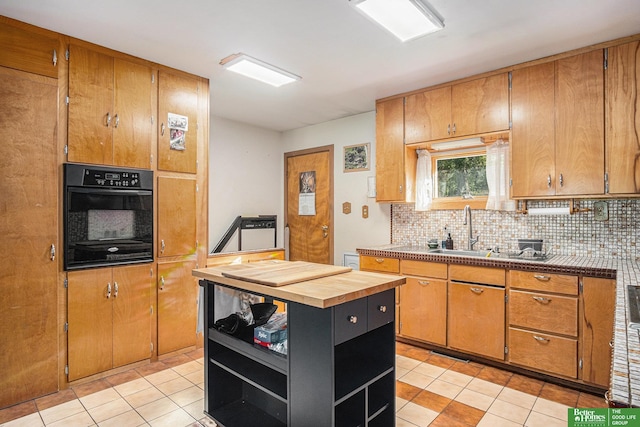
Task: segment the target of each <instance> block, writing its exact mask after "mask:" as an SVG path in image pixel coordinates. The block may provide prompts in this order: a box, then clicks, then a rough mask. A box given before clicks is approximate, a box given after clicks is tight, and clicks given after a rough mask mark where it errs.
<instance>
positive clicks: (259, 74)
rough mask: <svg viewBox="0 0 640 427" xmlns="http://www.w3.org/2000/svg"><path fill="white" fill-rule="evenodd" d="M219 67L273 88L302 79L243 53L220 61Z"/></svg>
mask: <svg viewBox="0 0 640 427" xmlns="http://www.w3.org/2000/svg"><path fill="white" fill-rule="evenodd" d="M220 65H222V66H223V67H224V68H226V69H227V70H229V71H233V72H235V73H238V74H242V75H243V76H246V77H250V78H252V79H256V80H259V81H261V82H263V83H268V84H270V85H272V86H275V87H280V86H282V85H286V84H288V83H293V82H295V81H297V80H300V79H302V77H300V76H296V75H295V74H292V73H290V72H288V71H285V70H283V69H281V68H278V67H276V66H273V65H271V64H267V63H266V62H263V61H260V60H259V59H256V58H252V57H251V56H249V55H245V54H244V53H235V54H233V55H229V56H227V57H226V58H224V59H223V60H222V61H220Z"/></svg>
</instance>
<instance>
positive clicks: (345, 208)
mask: <svg viewBox="0 0 640 427" xmlns="http://www.w3.org/2000/svg"><path fill="white" fill-rule="evenodd" d="M342 213H343V214H345V215H348V214H350V213H351V203H349V202H344V203H343V204H342Z"/></svg>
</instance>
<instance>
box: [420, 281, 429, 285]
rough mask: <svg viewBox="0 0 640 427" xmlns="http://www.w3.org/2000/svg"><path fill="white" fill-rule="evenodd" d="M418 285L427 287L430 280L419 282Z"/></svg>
mask: <svg viewBox="0 0 640 427" xmlns="http://www.w3.org/2000/svg"><path fill="white" fill-rule="evenodd" d="M418 284H420V285H422V286H426V285H428V284H429V281H428V280H418Z"/></svg>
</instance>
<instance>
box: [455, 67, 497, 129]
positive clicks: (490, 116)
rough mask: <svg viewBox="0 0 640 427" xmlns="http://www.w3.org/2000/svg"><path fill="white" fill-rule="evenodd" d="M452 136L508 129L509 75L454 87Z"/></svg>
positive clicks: (486, 78) (495, 76) (477, 80)
mask: <svg viewBox="0 0 640 427" xmlns="http://www.w3.org/2000/svg"><path fill="white" fill-rule="evenodd" d="M451 120H452V125H451V126H452V131H451V136H465V135H473V134H478V133H487V132H494V131H500V130H508V129H509V75H508V74H507V73H502V74H496V75H493V76H489V77H485V78H482V79H476V80H472V81H469V82H464V83H460V84H456V85H453V86H451Z"/></svg>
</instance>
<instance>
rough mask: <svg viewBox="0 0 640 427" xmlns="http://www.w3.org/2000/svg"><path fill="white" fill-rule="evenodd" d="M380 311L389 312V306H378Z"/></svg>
mask: <svg viewBox="0 0 640 427" xmlns="http://www.w3.org/2000/svg"><path fill="white" fill-rule="evenodd" d="M378 311H379V312H380V313H386V312H387V306H386V305H379V306H378Z"/></svg>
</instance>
